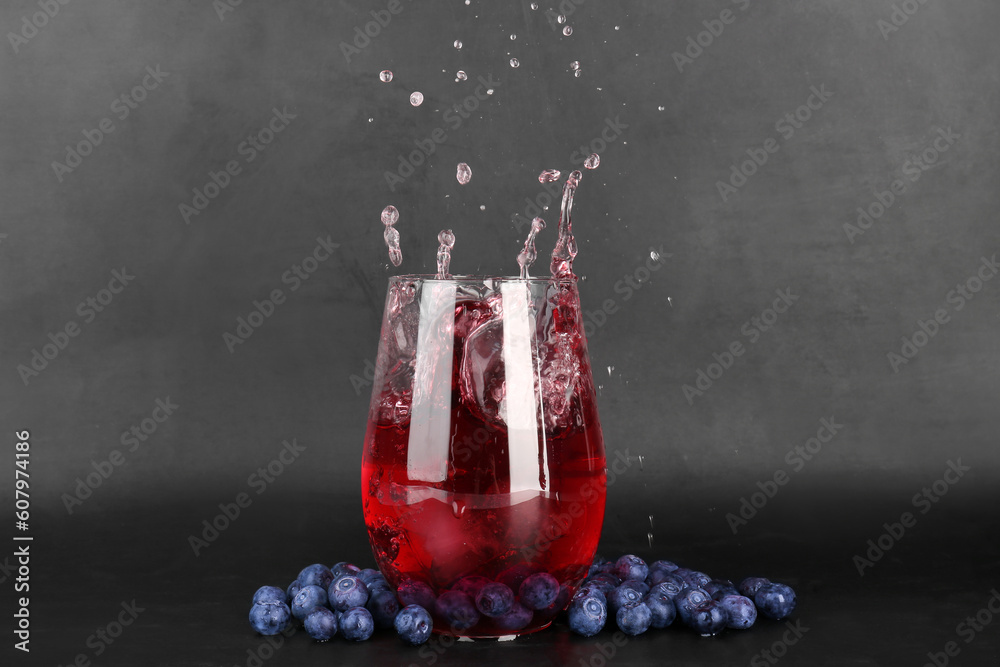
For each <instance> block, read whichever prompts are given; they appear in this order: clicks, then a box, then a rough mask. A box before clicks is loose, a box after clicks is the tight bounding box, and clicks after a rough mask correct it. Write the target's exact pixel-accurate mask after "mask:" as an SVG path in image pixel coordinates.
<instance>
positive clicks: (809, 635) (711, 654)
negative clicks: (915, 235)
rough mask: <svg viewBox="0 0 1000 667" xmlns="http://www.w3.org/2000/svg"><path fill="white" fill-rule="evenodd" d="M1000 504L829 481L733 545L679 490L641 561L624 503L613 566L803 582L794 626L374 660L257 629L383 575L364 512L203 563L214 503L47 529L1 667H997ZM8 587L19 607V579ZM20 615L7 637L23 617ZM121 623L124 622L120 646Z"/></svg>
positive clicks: (285, 531) (246, 533) (255, 533)
mask: <svg viewBox="0 0 1000 667" xmlns="http://www.w3.org/2000/svg"><path fill="white" fill-rule="evenodd" d="M993 488H995V485H991V484H982V483H979V482H977V483H974V484H966V485H965V487H964V488H953V489H951V490H950V495H949V496H948V497H946V498H941V499H940V501H939V502H938V503H936V504H935V505H933V506H931V507H930V509H928V510H927V511H926V513H921V511H920V509H917V508H915V507H914V506H912V505H911V504H910V500H909V498H910V495H911V494H910V493H909V491H910V490H912V480H898V479H882V478H875V477H873V476H867V477H858V478H846V477H845V478H843V479H830V480H827V481H826V483H823V484H814V485H812V486H811V487H810V488H809V489H804V490H802V492H801V493H800V502H798V503H797V507H796V508H795V509H794V510H786V511H784V512H782V511H780V510H778V509H777V508H776V509H775V510H774V511H771V512H766V511H761V512H760V515H759V516H757V517H755V518H754V520H753V521H752V522H751V523H749V524H748V526H746V527H745V529H743V530H741V531H739V533H738V535H736V536H734V535H733V534H732V533H731V532H730V531H728V530H726V529H725V523H724V522H722V521H721V517H720V516H719V515H718V512H719V511H720V510H719V509H718V508H717V507H715V505H716V503H714V501H713V499H714V498H715V497H717V496H718V495H719V490H718V489H714V490H713V489H710V488H703V489H702V490H701V492H700V493H685V494H683V497H684V502H679V501H678V500H677V498H676V497H674V495H672V494H671V491H670V489H666V488H664V489H663V492H662V497H663V499H664V501H663V505H662V507H659V508H657V510H658V516H659V517H662V518H661V519H659V520H658V525H657V527H656V530H655V531H653V537H652V540H651V541H652V546H650V544H649V542H650V538H649V536H648V535H646V536H645V537H646V539H645V540H642V541H641V542H640V543H637V542H635V541H634V540H629V539H628V538H629V535H630V534H631V533H633V532H635V530H636V528H637V527H638V526H640V525H641V524H642V523H643V522H644V521H645V520H646V513H645V512H644V511H643V510H644V509H648V508H642V507H638V506H636V507H627V503H625V505H623V504H622V503H615V504H614V505H613V507H614V509H613V510H611V509H609V512H608V515H607V516H606V519H605V530H604V533H603V536H602V543H601V547H600V552H601V553H602V554H603V555H607V556H615V555H619V554H621V553H625V552H634V553H637V554H639V555H641V556H643V557H646V558H649V559H652V558H667V559H671V560H674V561H676V562H678V563H680V564H682V565H686V566H690V567H694V568H696V569H701V570H704V571H706V572H708V573H709V574H711V575H713V576H717V577H722V578H730V579H738V578H742V577H744V576H749V575H761V576H767V577H770V578H772V579H774V580H778V581H784V582H787V583H789V584H790V585H792V586H793V587H794V588H795V589H796V590H797V592H798V597H799V604H798V608H797V609H796V611H795V613H794V614H793V616H792V617H791V618H790V619H788V621H782V622H779V621H767V620H763V619H761V620H758V622H757V624H756V625H755V626H754V627H753V628H752V629H750V630H747V631H726V632H724V633H723V634H722V635H720V636H718V637H714V638H703V637H699V636H697V635H695V634H694V633H693V632H691V631H688V630H686V629H683V628H679V627H671V628H668V629H665V630H661V631H650V632H647V633H646V634H644V635H641V636H639V637H634V638H625V637H624V635H621V634H616V632H615V630H616V629H611V628H610V627H609V628H605V630H604V631H602V632H601V633H600V634H598V635H597V636H595V637H592V638H582V637H578V636H575V635H573V634H571V633H570V632H569V630H568V628H567V627H566V625H565V622H564V621H563V620H562V619H560V620H559V621H557V622H556V623H554V624H553V625H552V626H550V628H548V629H546V630H544V631H541V632H538V633H535V634H532V635H527V636H522V637H518V638H516V639H513V640H510V641H505V642H496V641H492V640H479V641H475V642H458V643H455V642H453V641H449V640H447V639H445V640H444V641H442V640H441V639H440V638H433V639H432V640H431V642H430V643H429V644H427V645H425V646H424V647H421V648H412V647H408V646H405V645H404V644H403V643H402V642H401V641H400V640H399V639H398V638H397V637H396V636H395V634H394V633H393V632H391V631H383V632H378V633H376V635H375V636H374V637H373V638H372V639H371V640H370V641H367V642H364V643H351V642H348V641H346V640H344V639H342V638H340V637H337V638H335V639H334V640H333V641H330V642H328V643H317V642H314V641H312V640H311V639H310V638H309V637H308V636H307V635H306V634H305V633H304V631H302V630H301V629H299V630H297V631H295V632H294V633H293V634H291V636H289V637H288V638H284V637H277V638H271V639H267V638H264V637H261V636H259V635H256V634H255V633H254V632H253V631H252V630H251V628H250V627H249V624H248V622H247V612H248V610H249V606H250V600H251V597H252V595H253V592H254V591H255V590H256V589H257V588H258V587H259V586H261V585H263V584H274V585H279V586H282V587H284V586H286V585H287V584H288V582H290V581H291V580H292V579H294V578H295V576H296V574H297V573H298V571H299V569H300V568H301V567H303V566H305V565H308V564H310V563H313V562H324V563H327V564H332V563H334V562H337V561H340V560H349V561H353V562H355V563H358V564H359V565H360V566H362V567H364V566H371V565H372V562H373V561H372V558H371V554H370V550H369V547H368V543H367V536H366V533H365V528H364V524H363V521H362V518H361V503H360V498H357V497H355V495H354V494H350V495H348V494H346V493H345V492H343V491H341V492H337V491H330V492H329V493H326V494H318V493H307V494H296V493H293V492H288V493H286V494H285V495H279V492H278V491H277V490H276V491H274V492H272V496H271V497H270V498H269V499H268V502H267V503H259V504H258V505H257V506H251V507H249V508H246V509H245V510H243V511H242V512H241V515H240V516H239V517H237V518H236V519H234V520H233V521H232V522H231V524H230V525H229V526H228V527H226V528H225V530H223V531H222V532H221V533H219V535H218V537H216V538H214V539H213V540H211V541H210V542H208V543H207V546H204V545H203V546H202V547H201V548H200V549H198V554H197V555H196V554H195V549H194V548H192V546H191V544H190V541H189V538H190V536H191V535H192V534H193V533H194V532H195V531H196V530H197V529H199V521H198V519H196V518H194V517H201V516H202V515H204V518H206V519H210V518H211V517H212V516H214V514H212V510H213V509H214V510H215V512H216V513H217V512H218V510H217V505H213V501H215V502H216V503H217V499H207V498H206V499H202V498H198V499H194V498H184V497H183V496H181V498H182V499H168V498H163V499H162V502H161V503H160V504H158V505H141V504H132V505H130V506H122V507H120V508H118V509H117V510H115V511H113V512H96V511H95V512H90V513H88V512H86V511H84V509H85V508H81V510H80V511H79V512H78V513H77V514H75V515H74V516H72V517H68V516H67V515H66V514H65V513H64V514H62V515H59V514H55V513H53V514H52V515H51V516H46V515H38V516H36V521H35V524H34V525H36V526H37V529H36V530H35V533H34V535H33V537H34V539H33V541H32V542H31V543H30V545H31V546H30V552H31V554H32V558H31V561H30V567H31V575H30V576H31V580H30V581H31V583H30V587H31V588H30V605H29V609H30V619H31V643H30V647H31V652H30V654H25V653H22V652H20V651H15V650H13V648H12V647H11V646H12V644H13V641H10V640H9V641H8V642H7V646H5V647H4V652H5V654H6V655H7V656H8V658H5V659H4V661H3V664H10V665H17V664H31V665H36V664H37V665H42V664H45V665H70V664H79V665H87V664H92V665H149V666H155V665H248V666H251V667H252V666H254V665H262V664H268V665H271V664H273V665H279V664H295V665H328V664H342V665H404V666H405V665H421V666H430V665H469V664H476V665H514V664H531V665H595V666H599V665H604V664H614V665H645V664H674V665H751V666H757V665H772V664H778V663H781V664H784V665H916V666H920V665H924V664H934V662H932V659H936V660H937V663H938V664H939V665H942V664H954V665H995V664H997V661H998V656H1000V619H996V621H997V622H994V618H995V617H996V616H997V614H996V613H994V611H991V610H990V606H991V605H992V607H993V610H995V611H1000V593H998V592H997V588H998V586H1000V581H998V579H1000V576H998V575H1000V545H998V541H997V539H996V529H997V521H996V516H997V510H996V503H995V494H994V493H993V491H992V489H993ZM917 489H918V490H919V487H917ZM726 497H727V498H729V497H731V496H730V495H727V496H726ZM609 507H611V506H609ZM765 509H767V508H765ZM907 510H909V511H910V512H911V513H912V514H913V515H914V522H911V523H912V524H913V525H911V526H909V527H906V526H904V529H903V531H902V534H900V531H899V530H898V528H896V529H895V532H896V535H899V536H898V537H895V536H892V535H890V537H883V538H882V540H881V543H882V546H888V547H889V548H888V549H887V550H885V551H884V554H883V555H879V553H878V552H872V553H871V554H869V555H868V556H878V559H877V560H875V559H874V558H873V559H872V561H871V564H870V565H867V566H865V565H863V564H862V569H863V576H862V575H860V574H859V563H860V561H857V560H856V559H855V556H860V557H864V558H868V556H866V555H865V552H866V551H867V550H868V549H869V548H870V545H869V544H868V540H869V539H871V540H873V542H875V544H876V546H878V540H879V537H880V536H882V535H883V533H886V532H887V529H886V528H885V527H884V524H890V526H891V524H893V523H894V522H897V521H899V517H900V515H901V514H902V512H905V511H907ZM640 515H641V516H640ZM709 518H710V519H711V520H709ZM720 525H721V527H722V530H721V531H720ZM890 540H891V544H890ZM13 544H15V545H16V544H17V543H13ZM11 551H13V549H11ZM0 562H2V561H0ZM8 567H9V565H8ZM4 575H5V576H6V577H7V579H8V582H7V583H5V584H4V585H5V588H6V587H7V586H10V584H11V580H12V579H13V578H14V577H15V576H16V573H14V572H11V571H9V570H6V571H5V572H4ZM9 590H10V589H8V591H9ZM5 599H6V600H7V601H6V602H5V608H4V610H3V611H4V617H5V618H6V619H8V620H7V622H6V625H7V626H8V627H10V626H11V620H10V619H11V618H12V614H13V612H14V610H15V606H14V604H15V602H14V599H13V598H11V597H9V596H7V595H5ZM129 610H132V611H129ZM132 615H134V616H135V618H134V620H132ZM119 620H120V621H126V622H127V625H125V626H123V627H122V628H121V632H120V634H119V632H118V630H119V628H118V627H117V626H116V622H117V621H119ZM109 626H110V627H109ZM977 628H978V629H977ZM99 629H103V633H104V634H103V637H102V634H99V633H98V630H99ZM5 634H6V635H7V636H8V638H10V637H11V635H10V634H9V633H5ZM112 635H115V636H112ZM279 640H280V641H279ZM276 643H277V644H278V646H277V647H274V646H273V644H276ZM949 650H950V651H951V653H952V654H954V655H951V656H949V655H947V651H949Z"/></svg>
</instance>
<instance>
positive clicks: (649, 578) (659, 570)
mask: <svg viewBox="0 0 1000 667" xmlns="http://www.w3.org/2000/svg"><path fill="white" fill-rule="evenodd" d="M676 569H677V566H676V565H675V564H674V563H671V562H670V561H669V560H657V561H653V562H652V563H650V564H649V574H647V575H646V583H647V584H649V586H650V588H652V587H653V586H655V585H656V584H658V583H660V582H661V581H663V578H664V577H665V576H666V575H668V574H670V573H672V572H673V571H674V570H676Z"/></svg>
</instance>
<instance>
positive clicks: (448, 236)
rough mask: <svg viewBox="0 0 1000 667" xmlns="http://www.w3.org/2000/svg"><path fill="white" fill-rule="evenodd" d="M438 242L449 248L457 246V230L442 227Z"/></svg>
mask: <svg viewBox="0 0 1000 667" xmlns="http://www.w3.org/2000/svg"><path fill="white" fill-rule="evenodd" d="M438 243H440V244H441V245H443V246H445V247H446V248H448V249H449V250H450V249H451V248H454V247H455V232H453V231H451V230H450V229H442V230H441V231H440V232H439V233H438Z"/></svg>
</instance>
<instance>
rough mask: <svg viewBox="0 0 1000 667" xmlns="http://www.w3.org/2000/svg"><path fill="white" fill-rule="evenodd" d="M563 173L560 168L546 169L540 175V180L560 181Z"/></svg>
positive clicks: (540, 181)
mask: <svg viewBox="0 0 1000 667" xmlns="http://www.w3.org/2000/svg"><path fill="white" fill-rule="evenodd" d="M561 175H562V174H561V172H560V171H559V170H558V169H546V170H545V171H543V172H542V173H540V174H539V175H538V182H539V183H551V182H552V181H558V180H559V177H560V176H561Z"/></svg>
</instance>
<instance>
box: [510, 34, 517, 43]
mask: <svg viewBox="0 0 1000 667" xmlns="http://www.w3.org/2000/svg"><path fill="white" fill-rule="evenodd" d="M515 39H517V35H515V34H514V33H510V41H512V42H513V41H514V40H515Z"/></svg>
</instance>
